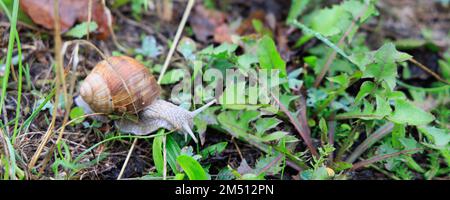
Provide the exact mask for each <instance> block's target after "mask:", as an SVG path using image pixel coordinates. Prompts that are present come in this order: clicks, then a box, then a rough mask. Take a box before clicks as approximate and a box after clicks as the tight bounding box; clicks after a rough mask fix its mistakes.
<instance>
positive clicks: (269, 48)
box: [257, 35, 287, 77]
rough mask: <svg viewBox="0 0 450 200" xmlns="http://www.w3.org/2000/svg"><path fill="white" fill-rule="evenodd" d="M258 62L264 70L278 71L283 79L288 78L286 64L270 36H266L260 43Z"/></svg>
mask: <svg viewBox="0 0 450 200" xmlns="http://www.w3.org/2000/svg"><path fill="white" fill-rule="evenodd" d="M257 54H258V60H259V65H260V67H261V68H262V69H278V70H280V75H281V77H286V75H287V73H286V63H285V62H284V60H283V59H282V58H281V56H280V54H279V53H278V50H277V47H276V46H275V42H274V41H273V40H272V38H270V37H269V36H267V35H266V36H264V37H263V38H261V40H260V41H259V43H258V50H257Z"/></svg>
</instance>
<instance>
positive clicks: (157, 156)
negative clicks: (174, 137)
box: [152, 129, 164, 174]
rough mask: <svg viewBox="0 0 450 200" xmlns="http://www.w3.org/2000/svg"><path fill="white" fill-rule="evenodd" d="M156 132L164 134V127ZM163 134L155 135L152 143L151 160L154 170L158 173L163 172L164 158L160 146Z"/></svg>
mask: <svg viewBox="0 0 450 200" xmlns="http://www.w3.org/2000/svg"><path fill="white" fill-rule="evenodd" d="M157 134H164V129H161V130H159V131H158V133H157ZM163 137H164V136H157V137H155V138H154V139H153V145H152V155H153V162H154V163H155V168H156V171H157V172H158V173H159V174H163V168H164V158H163V148H162V140H163Z"/></svg>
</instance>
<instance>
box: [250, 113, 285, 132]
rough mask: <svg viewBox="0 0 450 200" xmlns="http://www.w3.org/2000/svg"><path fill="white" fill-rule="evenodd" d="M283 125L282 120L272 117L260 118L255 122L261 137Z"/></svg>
mask: <svg viewBox="0 0 450 200" xmlns="http://www.w3.org/2000/svg"><path fill="white" fill-rule="evenodd" d="M280 123H281V120H279V119H277V118H275V117H271V118H260V119H258V120H256V122H255V128H256V132H257V133H258V134H259V135H262V134H263V133H265V132H266V131H268V130H270V129H272V128H275V127H276V126H277V125H278V124H280Z"/></svg>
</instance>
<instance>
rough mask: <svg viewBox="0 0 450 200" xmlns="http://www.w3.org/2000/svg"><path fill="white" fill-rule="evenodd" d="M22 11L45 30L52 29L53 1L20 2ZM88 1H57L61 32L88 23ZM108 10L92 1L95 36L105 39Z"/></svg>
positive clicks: (109, 16) (95, 0)
mask: <svg viewBox="0 0 450 200" xmlns="http://www.w3.org/2000/svg"><path fill="white" fill-rule="evenodd" d="M20 6H21V8H22V10H23V11H24V12H25V13H26V14H27V15H28V16H30V18H31V19H32V20H33V22H34V23H36V24H39V25H41V26H43V27H45V28H47V29H53V28H54V13H53V0H22V1H20ZM88 13H89V0H59V15H60V25H61V31H62V32H66V31H67V30H69V29H70V28H71V27H72V26H73V25H74V24H75V23H76V22H85V21H88ZM110 18H111V14H110V12H109V9H108V8H106V7H104V6H103V5H102V3H101V1H100V0H92V21H95V22H96V23H97V25H98V29H97V31H96V36H97V37H98V38H99V39H106V38H107V37H108V36H109V25H108V24H109V23H108V21H109V20H108V19H110Z"/></svg>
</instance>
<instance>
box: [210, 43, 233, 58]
mask: <svg viewBox="0 0 450 200" xmlns="http://www.w3.org/2000/svg"><path fill="white" fill-rule="evenodd" d="M237 48H238V45H236V44H231V43H227V42H226V43H222V44H221V45H219V46H218V47H216V48H214V50H213V52H212V53H213V54H214V55H215V56H217V57H219V58H220V57H227V56H229V55H230V54H231V53H233V52H234V51H236V49H237Z"/></svg>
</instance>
